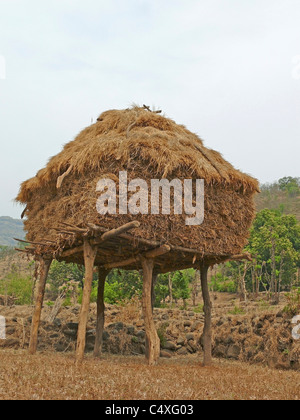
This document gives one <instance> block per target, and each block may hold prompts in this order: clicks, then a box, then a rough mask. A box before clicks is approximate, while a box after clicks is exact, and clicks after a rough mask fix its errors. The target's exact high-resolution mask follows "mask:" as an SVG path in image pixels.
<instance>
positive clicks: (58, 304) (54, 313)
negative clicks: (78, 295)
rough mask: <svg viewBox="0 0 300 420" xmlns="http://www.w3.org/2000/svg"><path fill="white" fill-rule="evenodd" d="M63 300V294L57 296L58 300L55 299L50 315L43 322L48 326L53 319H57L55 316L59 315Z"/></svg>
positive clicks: (64, 294) (64, 295) (64, 296)
mask: <svg viewBox="0 0 300 420" xmlns="http://www.w3.org/2000/svg"><path fill="white" fill-rule="evenodd" d="M65 298H66V293H65V292H63V293H61V294H60V295H59V296H58V298H57V299H56V301H55V304H54V306H53V308H52V311H51V313H50V315H48V317H47V318H46V320H45V321H46V322H49V324H52V323H53V322H54V320H55V318H56V317H57V315H58V314H59V312H60V310H61V307H62V305H63V303H64V300H65Z"/></svg>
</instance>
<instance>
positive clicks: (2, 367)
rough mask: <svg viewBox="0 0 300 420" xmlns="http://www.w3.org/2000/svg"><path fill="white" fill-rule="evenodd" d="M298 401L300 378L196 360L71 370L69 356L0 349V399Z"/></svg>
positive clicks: (108, 359)
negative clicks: (204, 363) (202, 362)
mask: <svg viewBox="0 0 300 420" xmlns="http://www.w3.org/2000/svg"><path fill="white" fill-rule="evenodd" d="M21 399H23V400H24V399H25V400H40V399H44V400H61V399H62V400H68V399H69V400H79V399H85V400H161V399H163V400H220V399H221V400H224V399H225V400H261V399H265V400H299V399H300V373H299V372H292V371H280V370H271V369H269V368H265V367H260V366H254V365H247V364H243V363H239V362H229V361H224V360H215V361H214V366H213V367H210V368H203V367H202V366H201V364H200V363H199V359H198V357H193V356H191V357H187V358H180V359H179V358H175V359H170V360H161V361H160V362H159V365H158V366H156V367H154V368H150V367H148V366H146V365H145V361H144V358H143V357H119V356H118V357H116V356H111V355H106V356H104V357H103V359H102V360H94V359H93V358H91V357H88V358H87V360H86V361H85V362H84V364H83V366H82V367H81V368H76V366H75V363H74V356H73V355H57V354H53V353H52V354H51V353H43V354H37V355H36V356H28V355H27V353H26V351H24V350H18V351H13V350H7V351H6V350H1V358H0V400H21Z"/></svg>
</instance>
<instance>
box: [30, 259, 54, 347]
mask: <svg viewBox="0 0 300 420" xmlns="http://www.w3.org/2000/svg"><path fill="white" fill-rule="evenodd" d="M51 263H52V260H50V259H49V260H44V259H40V267H39V282H38V290H37V296H36V302H35V309H34V313H33V317H32V324H31V333H30V342H29V354H35V353H36V349H37V342H38V330H39V326H40V320H41V312H42V307H43V301H44V295H45V287H46V282H47V277H48V273H49V269H50V266H51Z"/></svg>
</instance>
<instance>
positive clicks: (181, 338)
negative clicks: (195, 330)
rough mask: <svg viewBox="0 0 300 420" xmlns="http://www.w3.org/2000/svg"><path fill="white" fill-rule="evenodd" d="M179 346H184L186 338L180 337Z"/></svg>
mask: <svg viewBox="0 0 300 420" xmlns="http://www.w3.org/2000/svg"><path fill="white" fill-rule="evenodd" d="M177 344H178V346H184V344H185V338H184V337H179V338H178V340H177Z"/></svg>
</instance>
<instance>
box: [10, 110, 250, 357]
mask: <svg viewBox="0 0 300 420" xmlns="http://www.w3.org/2000/svg"><path fill="white" fill-rule="evenodd" d="M120 172H126V173H127V177H128V182H130V181H131V180H133V179H143V180H146V182H147V184H148V186H149V188H150V184H151V180H153V179H159V180H162V179H168V180H169V181H171V180H174V179H179V180H182V181H183V180H187V179H192V180H195V179H204V181H205V199H204V215H205V217H204V222H203V223H202V224H201V225H199V226H187V225H186V223H185V220H186V219H185V218H186V215H184V214H174V212H173V213H172V212H171V214H151V212H150V211H149V214H134V215H133V214H120V212H117V214H106V215H101V214H99V212H98V211H97V207H96V205H97V200H98V198H99V192H97V191H96V190H97V184H98V182H99V180H101V179H111V180H114V181H115V182H116V185H117V193H119V189H118V180H119V174H120ZM257 191H258V182H257V180H255V179H253V178H252V177H250V176H249V175H246V174H243V173H242V172H240V171H238V170H236V169H235V168H233V166H232V165H231V164H229V163H228V162H227V161H226V160H225V159H224V158H223V157H222V156H221V155H220V154H219V153H218V152H216V151H214V150H211V149H208V148H206V147H205V146H204V144H203V141H202V140H201V139H200V138H199V137H198V136H197V135H196V134H193V133H191V132H190V131H189V130H187V129H186V128H185V127H184V126H182V125H177V124H176V123H175V122H174V121H172V120H171V119H168V118H166V117H164V116H162V115H160V114H159V113H157V112H151V111H150V110H149V108H148V107H145V106H144V107H143V108H140V107H133V108H131V109H126V110H111V111H107V112H104V113H103V114H101V115H100V117H99V118H98V120H97V122H96V123H95V124H93V125H91V126H90V127H88V128H86V129H84V130H83V131H82V132H81V133H80V134H79V135H78V136H77V137H76V138H75V140H74V141H72V142H70V143H68V144H67V145H66V146H65V147H64V148H63V150H62V152H61V153H59V154H58V155H57V156H55V157H53V158H52V159H50V161H49V163H48V165H47V166H46V168H45V169H42V170H41V171H39V172H38V173H37V175H36V176H35V177H34V178H32V179H30V180H28V181H26V182H24V183H23V184H22V186H21V189H20V192H19V195H18V197H17V201H18V202H20V203H23V204H25V205H26V208H25V211H24V214H23V215H26V217H27V218H26V221H25V230H26V231H27V238H26V240H27V241H28V242H30V243H31V245H30V247H27V248H26V252H29V253H32V254H34V255H35V257H36V258H39V259H40V260H41V261H42V262H43V264H44V265H43V267H42V270H41V271H42V274H41V278H42V279H43V280H42V281H41V284H42V285H41V288H40V303H39V304H37V306H38V308H37V311H36V312H37V318H36V319H37V321H39V319H38V313H39V310H40V308H39V307H41V302H42V299H43V292H44V291H43V282H45V279H46V277H47V271H48V268H49V266H50V265H49V264H50V262H51V261H52V260H53V259H58V260H63V261H66V262H75V263H79V264H85V266H86V269H87V272H86V287H85V292H86V293H85V295H84V301H83V309H82V315H81V321H82V325H84V323H85V319H86V317H87V314H86V311H87V308H86V306H85V305H86V302H88V301H89V294H90V286H87V284H88V283H89V280H88V279H89V276H90V274H89V273H90V272H91V271H92V268H93V267H94V266H97V267H99V273H100V279H102V283H103V282H104V281H105V274H107V271H108V270H110V269H112V268H120V267H125V268H126V269H141V267H142V268H143V269H144V274H145V282H144V315H145V318H146V319H147V320H148V321H147V322H148V327H147V325H146V327H147V329H148V330H149V331H150V330H152V332H153V325H154V324H153V320H151V314H150V306H149V299H150V297H149V293H151V289H152V288H153V277H155V276H154V275H153V273H154V274H155V275H156V274H157V273H161V272H168V271H174V270H177V269H183V268H188V267H195V268H199V267H200V268H201V270H202V274H203V282H204V283H203V289H204V292H205V290H206V291H207V293H208V289H207V287H206V286H205V283H207V281H206V274H207V268H208V267H209V266H210V265H212V264H215V263H219V262H222V261H226V260H230V259H238V258H244V257H245V256H243V255H241V252H242V250H243V248H244V246H245V244H246V242H247V238H248V234H249V227H250V225H251V223H252V221H253V218H254V214H255V210H254V200H253V196H254V194H255V193H256V192H257ZM129 232H130V233H129ZM45 262H46V264H45ZM47 262H48V264H47ZM103 273H104V274H103ZM149 278H151V280H148V279H149ZM149 281H150V283H149ZM147 282H148V283H147ZM103 287H104V285H103V284H102V286H101V287H100V288H99V295H102V294H103ZM100 289H101V290H100ZM207 293H206V299H205V301H206V302H207V305H209V302H208V300H207V299H208V298H207ZM146 295H147V296H146ZM101 299H102V298H101ZM101 299H100V297H99V313H102V312H103V302H102V300H101ZM147 299H148V302H146V301H147ZM101 302H102V303H101ZM150 303H151V302H150ZM206 309H207V312H208V313H209V312H210V308H209V307H208V306H207V307H206ZM99 316H100V315H99ZM99 319H100V318H99ZM99 322H100V323H101V322H103V320H102V321H99ZM208 327H209V325H208ZM37 328H38V323H37V325H36V326H35V329H34V327H33V330H34V331H33V336H35V335H36V334H37ZM99 328H100V327H99ZM99 331H100V330H99ZM153 334H154V335H155V333H153ZM153 334H152V336H151V332H150V333H149V334H148V338H149V341H152V342H153V340H154V341H157V340H156V338H154V339H153ZM84 335H85V330H84V326H83V327H82V330H80V329H79V336H78V337H79V338H78V348H79V350H78V352H79V353H80V354H79V353H78V358H79V359H80V358H82V354H83V353H82V351H84V344H85V343H84V342H82V340H83V341H84ZM35 340H36V338H35ZM99 340H100V338H99ZM100 341H101V340H100ZM151 345H152V344H149V352H148V355H149V353H150V354H152V353H153V352H154V353H155V352H156V353H157V347H158V345H157V342H156V344H155V345H154V347H156V350H155V349H154V350H153V348H152V349H151ZM35 348H36V343H35V344H34V343H33V345H32V351H34V350H35ZM82 349H83V350H82ZM152 350H153V351H152ZM98 352H99V350H98V351H97V352H96V353H98ZM151 358H152V359H153V357H152V356H150V359H151ZM154 358H157V354H156V355H155V356H154Z"/></svg>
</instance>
